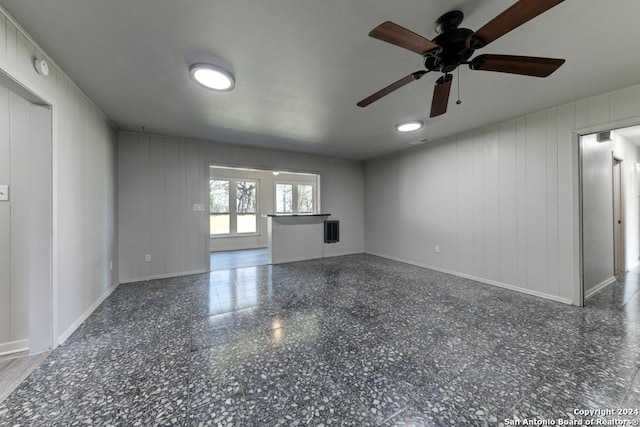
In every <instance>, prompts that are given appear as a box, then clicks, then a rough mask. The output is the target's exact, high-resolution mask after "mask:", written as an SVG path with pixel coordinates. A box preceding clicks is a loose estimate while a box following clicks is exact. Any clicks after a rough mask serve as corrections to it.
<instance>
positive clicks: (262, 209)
mask: <svg viewBox="0 0 640 427" xmlns="http://www.w3.org/2000/svg"><path fill="white" fill-rule="evenodd" d="M211 178H248V179H252V180H255V181H258V199H259V200H258V210H259V211H258V221H259V223H258V235H257V236H256V235H251V236H233V237H212V238H211V241H210V250H211V251H212V252H216V251H229V250H238V249H251V248H265V247H267V218H266V217H263V216H262V215H266V214H272V213H275V206H274V202H275V184H276V182H280V181H282V182H296V183H310V184H315V183H316V176H315V175H303V174H287V173H280V174H278V175H277V176H276V175H274V174H273V173H272V172H270V171H258V170H241V169H224V168H211ZM207 208H208V205H206V204H205V209H207Z"/></svg>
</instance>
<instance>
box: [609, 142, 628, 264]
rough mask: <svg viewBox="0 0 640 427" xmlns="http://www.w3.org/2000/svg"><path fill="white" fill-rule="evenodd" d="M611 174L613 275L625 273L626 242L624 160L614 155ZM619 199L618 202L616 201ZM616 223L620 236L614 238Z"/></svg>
mask: <svg viewBox="0 0 640 427" xmlns="http://www.w3.org/2000/svg"><path fill="white" fill-rule="evenodd" d="M611 161H612V164H611V174H612V185H613V191H612V194H613V200H612V209H613V212H614V215H613V224H612V225H613V228H614V230H613V274H614V275H615V274H618V273H624V272H625V271H626V247H625V246H626V241H625V230H626V227H625V225H626V224H625V214H624V213H625V200H624V199H625V197H624V195H625V193H624V192H625V182H624V160H623V159H620V158H619V157H617V156H616V155H615V154H614V153H612V155H611ZM616 173H617V174H618V180H619V181H620V183H619V186H618V187H619V188H616V177H615V175H616ZM616 199H619V200H616ZM618 204H619V209H620V215H619V218H616V216H615V212H616V205H618ZM616 221H619V224H620V236H619V237H618V238H616V234H617V233H616Z"/></svg>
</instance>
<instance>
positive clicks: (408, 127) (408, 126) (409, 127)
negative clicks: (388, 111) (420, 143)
mask: <svg viewBox="0 0 640 427" xmlns="http://www.w3.org/2000/svg"><path fill="white" fill-rule="evenodd" d="M421 127H422V122H421V121H418V120H415V121H411V122H405V123H400V124H399V125H397V126H396V130H397V131H398V132H413V131H414V130H418V129H420V128H421Z"/></svg>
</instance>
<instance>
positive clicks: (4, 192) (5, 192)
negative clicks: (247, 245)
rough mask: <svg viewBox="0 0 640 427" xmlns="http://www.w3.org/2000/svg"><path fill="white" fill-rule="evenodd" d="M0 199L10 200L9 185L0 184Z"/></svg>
mask: <svg viewBox="0 0 640 427" xmlns="http://www.w3.org/2000/svg"><path fill="white" fill-rule="evenodd" d="M0 200H5V201H6V200H9V186H8V185H0Z"/></svg>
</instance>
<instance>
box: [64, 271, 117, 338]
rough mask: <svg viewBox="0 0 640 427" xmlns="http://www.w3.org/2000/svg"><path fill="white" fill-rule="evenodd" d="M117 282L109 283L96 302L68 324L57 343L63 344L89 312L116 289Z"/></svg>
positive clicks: (89, 314)
mask: <svg viewBox="0 0 640 427" xmlns="http://www.w3.org/2000/svg"><path fill="white" fill-rule="evenodd" d="M118 285H119V283H114V284H113V285H111V287H110V288H109V289H107V292H105V293H104V295H102V296H101V297H100V298H98V299H97V300H96V302H94V303H93V304H92V305H91V307H89V308H88V309H87V311H85V312H84V313H82V316H80V317H79V318H78V319H77V320H76V321H75V322H73V323H72V324H71V326H69V327H68V328H67V329H66V330H65V331H64V332H63V333H62V334H61V335H60V336H59V337H58V345H62V344H64V342H65V341H66V340H67V339H68V338H69V337H70V336H71V334H73V333H74V332H75V330H76V329H78V327H79V326H80V325H82V322H84V321H85V320H87V318H88V317H89V316H91V313H93V312H94V311H95V310H96V308H98V306H99V305H100V304H102V302H103V301H104V300H106V299H107V298H108V297H109V295H111V293H113V291H115V290H116V288H117V287H118Z"/></svg>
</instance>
